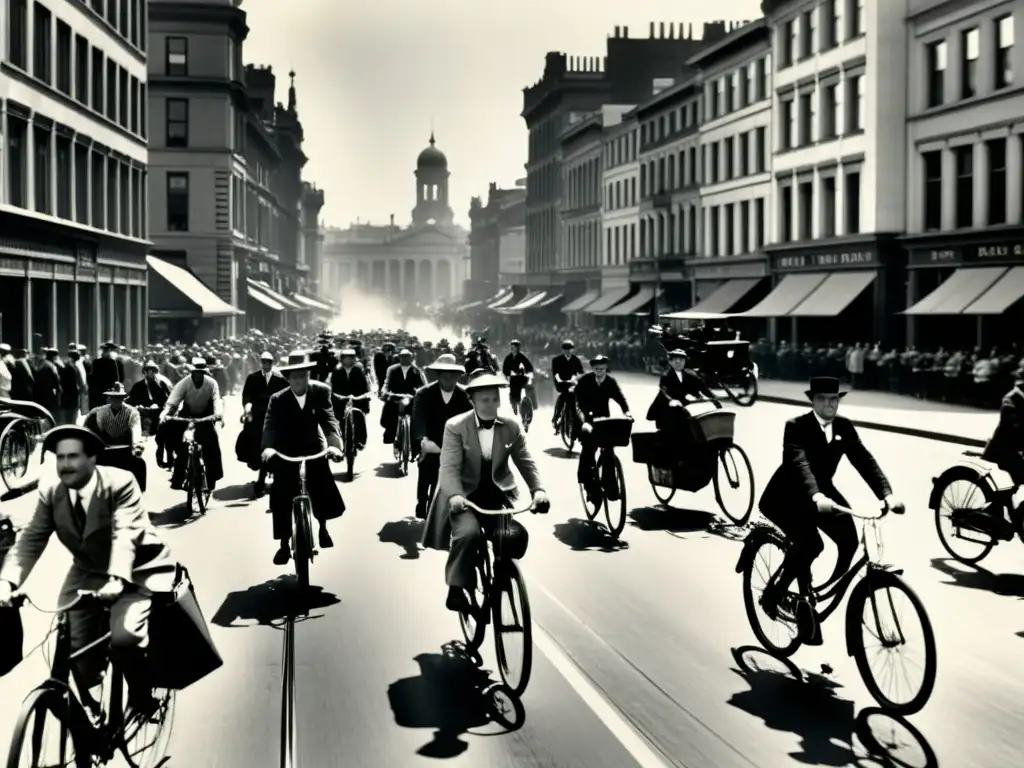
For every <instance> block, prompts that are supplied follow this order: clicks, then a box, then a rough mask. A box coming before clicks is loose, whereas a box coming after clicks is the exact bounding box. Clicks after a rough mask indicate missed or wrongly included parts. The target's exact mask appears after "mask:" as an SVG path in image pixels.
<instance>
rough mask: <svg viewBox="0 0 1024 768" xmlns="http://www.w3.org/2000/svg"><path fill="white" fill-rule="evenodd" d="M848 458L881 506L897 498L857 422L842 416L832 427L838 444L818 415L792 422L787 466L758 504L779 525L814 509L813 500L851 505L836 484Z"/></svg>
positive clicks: (785, 444) (784, 452)
mask: <svg viewBox="0 0 1024 768" xmlns="http://www.w3.org/2000/svg"><path fill="white" fill-rule="evenodd" d="M843 456H846V457H847V458H848V459H849V460H850V463H851V464H853V466H854V468H855V469H856V470H857V472H859V473H860V476H861V477H862V478H864V482H866V483H867V484H868V486H869V487H870V488H871V490H872V491H873V492H874V494H875V496H877V497H878V499H879V500H881V499H884V498H885V497H886V496H888V495H889V494H890V493H892V487H891V486H890V485H889V481H888V479H886V477H885V473H884V472H882V470H881V468H880V467H879V466H878V462H876V461H875V458H874V456H872V455H871V452H870V451H868V449H867V447H866V446H865V445H864V443H862V442H861V440H860V435H858V434H857V428H856V427H854V425H853V422H852V421H850V420H849V419H847V418H844V417H842V416H837V417H836V418H835V419H834V420H833V421H832V442H831V443H829V442H827V441H826V439H825V431H824V430H823V429H822V428H821V424H819V423H818V419H817V417H816V416H815V415H814V412H813V411H808V412H807V413H805V414H804V415H802V416H797V417H795V418H793V419H790V420H789V421H787V422H786V430H785V432H784V435H783V438H782V464H781V465H780V466H779V468H778V469H776V470H775V474H773V475H772V477H771V479H770V480H769V481H768V485H767V486H765V489H764V493H763V494H761V500H760V502H759V504H758V506H759V507H760V509H761V511H762V512H764V513H765V515H766V516H767V517H768V518H769V519H772V520H774V519H775V517H778V516H779V515H786V514H787V513H788V512H790V511H791V510H795V511H798V512H799V510H802V509H807V508H810V505H811V497H812V496H814V494H816V493H824V494H825V495H826V496H828V497H829V498H831V499H832V500H833V501H836V502H838V503H839V504H845V499H844V498H843V496H842V494H840V493H839V491H838V490H837V489H836V487H835V485H834V483H833V478H834V477H835V474H836V468H837V467H838V466H839V462H840V461H841V460H842V458H843Z"/></svg>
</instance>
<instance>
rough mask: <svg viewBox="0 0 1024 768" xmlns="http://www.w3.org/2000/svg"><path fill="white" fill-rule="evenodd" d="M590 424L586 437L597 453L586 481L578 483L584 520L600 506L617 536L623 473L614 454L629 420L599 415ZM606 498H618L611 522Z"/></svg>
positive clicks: (622, 515)
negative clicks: (590, 427)
mask: <svg viewBox="0 0 1024 768" xmlns="http://www.w3.org/2000/svg"><path fill="white" fill-rule="evenodd" d="M592 426H593V428H594V429H593V431H592V432H591V433H590V438H589V439H590V440H593V441H594V444H595V445H596V446H597V454H596V456H595V457H594V464H593V466H592V467H590V479H589V482H586V483H579V488H580V499H581V500H582V501H583V509H584V510H585V511H586V513H587V519H588V520H593V519H594V518H595V517H597V513H598V512H600V511H601V507H602V506H603V507H604V517H605V520H607V521H608V531H609V532H610V533H611V534H612V536H615V537H616V538H618V537H619V535H620V534H621V533H622V530H623V529H624V528H625V527H626V475H625V474H624V473H623V471H622V462H620V461H619V457H618V456H616V455H615V448H616V447H625V446H627V445H629V438H630V435H631V434H632V432H633V420H632V419H628V418H626V417H625V416H608V417H603V418H602V417H599V418H596V419H594V420H593V422H592ZM588 496H589V498H588ZM609 502H612V503H614V502H618V510H619V514H618V519H617V520H616V521H614V522H613V521H612V508H611V504H609Z"/></svg>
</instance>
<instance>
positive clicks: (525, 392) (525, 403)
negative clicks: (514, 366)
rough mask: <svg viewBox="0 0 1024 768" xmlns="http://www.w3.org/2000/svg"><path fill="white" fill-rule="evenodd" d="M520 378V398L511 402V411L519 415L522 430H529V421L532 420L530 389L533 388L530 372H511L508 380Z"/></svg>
mask: <svg viewBox="0 0 1024 768" xmlns="http://www.w3.org/2000/svg"><path fill="white" fill-rule="evenodd" d="M519 379H521V380H522V389H521V392H522V400H520V401H519V402H518V403H516V402H513V403H512V413H514V414H515V415H516V416H518V417H519V420H520V421H521V422H522V423H523V431H525V432H529V431H530V423H531V422H532V421H533V398H532V396H531V394H530V390H531V389H532V388H533V374H532V373H513V374H512V375H511V376H509V382H510V383H511V382H512V381H515V380H519Z"/></svg>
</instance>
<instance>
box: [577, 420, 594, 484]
mask: <svg viewBox="0 0 1024 768" xmlns="http://www.w3.org/2000/svg"><path fill="white" fill-rule="evenodd" d="M596 459H597V444H596V443H595V442H594V436H593V434H589V435H588V434H587V433H586V432H584V431H583V430H580V459H579V462H578V463H577V464H576V482H578V483H589V482H590V481H591V480H592V479H593V477H594V462H595V460H596Z"/></svg>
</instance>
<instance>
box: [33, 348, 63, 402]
mask: <svg viewBox="0 0 1024 768" xmlns="http://www.w3.org/2000/svg"><path fill="white" fill-rule="evenodd" d="M61 394H62V389H61V385H60V371H59V370H58V369H57V365H56V364H55V363H54V362H53V361H52V360H44V361H43V363H42V365H40V366H39V368H37V369H36V378H35V384H34V392H33V395H34V399H35V401H36V402H37V403H39V405H41V406H43V408H45V409H46V410H48V411H49V412H50V413H52V414H57V413H58V412H59V411H60V407H61Z"/></svg>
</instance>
